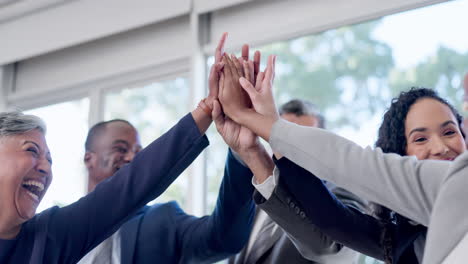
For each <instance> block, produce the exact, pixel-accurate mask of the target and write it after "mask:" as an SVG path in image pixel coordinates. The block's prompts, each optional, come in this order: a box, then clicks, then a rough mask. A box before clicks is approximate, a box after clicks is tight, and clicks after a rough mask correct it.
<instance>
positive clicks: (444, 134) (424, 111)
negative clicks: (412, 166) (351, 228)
mask: <svg viewBox="0 0 468 264" xmlns="http://www.w3.org/2000/svg"><path fill="white" fill-rule="evenodd" d="M439 116H443V117H442V118H441V119H440V120H444V121H438V120H439V119H437V117H439ZM450 116H452V118H448V117H450ZM462 127H463V118H462V116H461V115H460V114H459V113H458V112H457V110H456V109H455V108H454V107H453V106H452V105H451V104H450V103H448V102H447V101H446V100H444V99H443V98H441V97H440V96H439V95H438V94H437V93H436V92H435V91H434V90H431V89H426V88H412V89H411V90H409V91H408V92H402V93H400V95H399V96H398V97H397V98H395V99H393V100H392V104H391V106H390V108H389V109H388V110H387V112H386V113H385V114H384V118H383V122H382V124H381V126H380V128H379V134H378V139H377V142H376V143H375V146H376V147H378V148H381V149H382V151H383V152H384V153H396V154H399V155H402V156H406V155H410V156H416V158H417V159H419V160H425V159H431V160H441V159H442V160H454V159H455V158H456V157H457V156H458V155H460V154H461V153H463V152H464V151H465V150H466V146H465V143H464V138H465V134H464V132H463V129H462ZM375 208H376V210H375V214H376V215H377V216H378V217H379V218H380V219H382V221H383V222H384V232H383V248H384V252H385V259H386V260H389V261H388V262H390V261H391V260H392V255H394V254H395V252H392V251H394V250H393V249H392V245H394V244H395V243H397V242H395V239H396V238H395V236H394V235H393V234H392V231H390V229H394V228H395V227H394V226H395V225H408V226H409V227H413V230H417V228H415V227H416V226H418V224H416V223H414V222H411V221H410V220H408V219H407V218H405V217H403V216H401V215H399V214H396V213H394V212H392V211H390V210H389V209H387V208H385V207H381V206H378V205H377V206H375ZM419 226H420V225H419ZM413 232H417V233H419V235H418V236H417V237H416V238H415V240H414V243H413V247H411V245H412V244H409V245H408V248H407V249H406V250H405V252H404V253H403V254H404V255H403V256H404V257H408V258H414V257H413V256H411V257H409V256H410V255H413V254H412V253H413V252H412V251H414V253H415V255H418V259H421V257H422V251H423V249H424V242H425V237H426V233H427V228H425V227H423V228H422V230H418V231H413ZM407 262H408V263H416V262H414V261H412V262H409V261H407Z"/></svg>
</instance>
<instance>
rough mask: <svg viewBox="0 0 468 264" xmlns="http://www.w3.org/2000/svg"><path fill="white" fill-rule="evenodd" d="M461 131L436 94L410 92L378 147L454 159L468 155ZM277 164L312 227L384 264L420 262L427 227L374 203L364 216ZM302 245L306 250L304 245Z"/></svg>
mask: <svg viewBox="0 0 468 264" xmlns="http://www.w3.org/2000/svg"><path fill="white" fill-rule="evenodd" d="M461 127H462V117H461V116H460V115H459V114H458V112H457V111H456V110H455V108H454V107H453V106H452V105H450V104H449V103H448V102H447V101H446V100H444V99H442V98H441V97H440V96H438V95H437V93H436V92H435V91H433V90H430V89H426V88H412V89H411V90H409V91H407V92H402V93H400V95H399V96H398V97H397V98H394V99H393V100H392V103H391V106H390V108H389V109H388V110H387V112H386V113H385V114H384V118H383V122H382V124H381V126H380V128H379V136H378V139H377V142H376V147H378V148H381V149H382V151H383V152H385V153H396V154H399V155H402V156H406V155H414V156H416V157H417V158H418V159H421V160H422V159H448V160H453V159H454V158H455V157H457V156H458V155H459V154H461V153H462V152H464V151H465V144H464V141H463V138H464V137H465V135H464V133H463V131H462V129H461ZM276 166H277V168H278V170H277V171H279V173H278V175H277V177H281V178H280V179H279V180H277V182H279V185H280V188H281V187H283V189H286V190H287V191H288V194H289V195H291V196H292V197H294V198H295V199H296V200H297V204H300V207H301V210H303V211H304V212H305V213H306V215H307V217H308V219H309V220H310V221H311V224H313V225H315V226H316V227H317V228H319V229H320V230H321V231H322V232H323V233H324V234H325V235H327V236H328V237H329V238H330V239H332V240H334V241H337V242H340V243H341V244H343V245H344V246H347V247H350V248H352V249H355V250H357V251H360V252H362V253H364V254H366V255H369V256H372V257H374V258H377V259H380V260H384V261H385V262H386V263H420V262H421V260H422V255H423V250H424V243H425V237H426V233H427V227H425V226H423V225H420V224H418V223H416V222H413V221H410V220H408V219H407V218H405V217H403V216H401V215H399V214H396V213H395V212H393V211H391V210H389V209H387V208H385V207H383V206H380V205H378V204H374V203H372V207H373V209H374V210H373V212H369V213H371V214H373V215H374V216H375V217H372V216H369V215H366V214H364V213H361V212H359V211H358V210H354V208H350V207H349V206H346V205H345V204H343V203H342V202H340V200H338V199H336V197H335V196H334V195H333V194H332V193H331V192H329V191H328V190H327V189H326V187H325V185H324V184H323V183H322V181H321V180H319V179H318V178H317V177H315V176H314V175H313V174H312V173H310V172H309V171H307V170H305V169H303V168H301V167H299V166H298V165H296V164H295V163H293V162H291V161H289V160H288V159H287V158H282V159H280V160H278V161H276ZM317 176H319V177H320V174H317ZM281 185H284V186H281ZM264 210H265V211H266V212H267V213H270V215H271V214H273V216H272V218H273V219H275V218H276V219H278V218H279V217H281V216H277V215H274V214H275V210H268V208H265V209H264ZM279 222H281V221H279ZM283 228H284V229H287V227H286V226H283ZM286 231H288V230H286ZM290 233H292V232H290ZM299 242H300V241H299ZM298 245H299V246H300V247H301V248H302V251H304V252H307V247H308V245H307V244H306V243H298Z"/></svg>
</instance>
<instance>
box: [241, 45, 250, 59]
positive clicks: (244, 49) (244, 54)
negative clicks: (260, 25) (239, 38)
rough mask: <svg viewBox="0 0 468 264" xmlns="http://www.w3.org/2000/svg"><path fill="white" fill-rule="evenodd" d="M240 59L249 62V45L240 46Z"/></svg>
mask: <svg viewBox="0 0 468 264" xmlns="http://www.w3.org/2000/svg"><path fill="white" fill-rule="evenodd" d="M242 59H244V60H245V61H248V60H249V45H247V44H244V45H242Z"/></svg>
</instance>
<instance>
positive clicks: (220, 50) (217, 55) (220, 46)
mask: <svg viewBox="0 0 468 264" xmlns="http://www.w3.org/2000/svg"><path fill="white" fill-rule="evenodd" d="M227 35H228V33H227V32H224V33H223V35H221V39H220V40H219V42H218V46H217V47H216V50H215V63H216V62H220V61H221V59H222V57H223V54H224V43H225V42H226V38H227Z"/></svg>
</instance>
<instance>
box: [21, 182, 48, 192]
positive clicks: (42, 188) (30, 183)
mask: <svg viewBox="0 0 468 264" xmlns="http://www.w3.org/2000/svg"><path fill="white" fill-rule="evenodd" d="M23 184H24V185H32V186H36V187H37V188H39V191H41V192H42V191H43V190H44V184H42V183H41V182H38V181H26V182H24V183H23Z"/></svg>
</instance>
